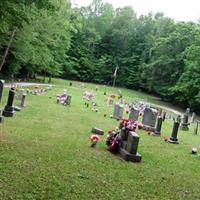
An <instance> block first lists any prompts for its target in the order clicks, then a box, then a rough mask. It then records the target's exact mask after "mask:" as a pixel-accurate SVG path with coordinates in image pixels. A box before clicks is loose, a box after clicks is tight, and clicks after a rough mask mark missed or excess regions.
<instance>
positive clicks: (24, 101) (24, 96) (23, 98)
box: [20, 92, 27, 107]
mask: <svg viewBox="0 0 200 200" xmlns="http://www.w3.org/2000/svg"><path fill="white" fill-rule="evenodd" d="M26 96H27V94H26V93H25V92H23V94H22V97H21V104H20V106H21V107H26Z"/></svg>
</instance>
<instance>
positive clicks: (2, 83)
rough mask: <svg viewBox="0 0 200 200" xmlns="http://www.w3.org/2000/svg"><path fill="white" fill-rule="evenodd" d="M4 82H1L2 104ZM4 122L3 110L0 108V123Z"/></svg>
mask: <svg viewBox="0 0 200 200" xmlns="http://www.w3.org/2000/svg"><path fill="white" fill-rule="evenodd" d="M4 82H5V81H4V80H0V103H1V99H2V96H3V88H4ZM2 122H3V116H2V110H1V108H0V123H2Z"/></svg>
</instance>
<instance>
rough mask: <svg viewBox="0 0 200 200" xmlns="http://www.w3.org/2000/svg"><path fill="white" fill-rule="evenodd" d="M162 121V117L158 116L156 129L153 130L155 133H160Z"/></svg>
mask: <svg viewBox="0 0 200 200" xmlns="http://www.w3.org/2000/svg"><path fill="white" fill-rule="evenodd" d="M162 122H163V119H162V117H161V116H158V118H157V123H156V130H155V134H156V135H161V128H162Z"/></svg>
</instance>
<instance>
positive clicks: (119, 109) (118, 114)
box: [113, 103, 124, 119]
mask: <svg viewBox="0 0 200 200" xmlns="http://www.w3.org/2000/svg"><path fill="white" fill-rule="evenodd" d="M123 111H124V105H123V104H119V103H116V104H115V107H114V112H113V118H115V119H122V118H123Z"/></svg>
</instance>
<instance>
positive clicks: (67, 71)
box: [0, 0, 200, 112]
mask: <svg viewBox="0 0 200 200" xmlns="http://www.w3.org/2000/svg"><path fill="white" fill-rule="evenodd" d="M0 11H1V13H0V19H1V20H0V22H1V26H0V64H1V69H0V70H1V74H2V75H7V76H10V77H26V78H29V77H34V76H35V75H36V74H38V73H43V74H48V75H50V76H51V75H57V76H61V77H63V78H68V79H75V80H80V81H89V82H96V83H101V84H108V85H109V84H110V85H111V84H112V81H113V72H114V70H115V67H117V66H118V67H119V70H118V74H117V79H116V84H117V85H119V86H123V87H127V88H131V89H136V90H143V91H146V92H150V93H153V94H156V95H159V96H160V97H161V98H162V99H163V100H168V101H171V102H173V103H179V104H181V105H183V106H190V107H191V108H192V109H195V110H196V111H198V112H200V58H199V54H200V25H199V23H193V22H187V23H186V22H176V21H174V20H173V19H170V18H168V17H165V15H164V14H163V13H156V14H152V13H149V14H148V15H142V16H137V14H136V13H135V11H134V8H132V7H124V8H118V9H114V8H113V6H112V5H111V4H109V3H103V1H102V0H93V2H92V4H91V5H89V6H88V7H81V8H76V7H72V5H71V2H70V1H69V0H42V1H39V0H26V1H25V0H4V1H1V2H0Z"/></svg>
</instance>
